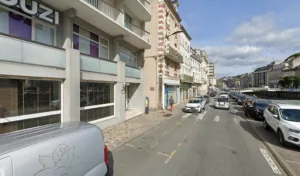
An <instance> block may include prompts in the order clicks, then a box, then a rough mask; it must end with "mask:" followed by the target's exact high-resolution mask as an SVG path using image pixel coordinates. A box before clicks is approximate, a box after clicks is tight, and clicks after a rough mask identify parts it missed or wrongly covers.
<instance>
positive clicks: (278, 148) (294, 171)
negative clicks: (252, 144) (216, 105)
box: [231, 100, 300, 176]
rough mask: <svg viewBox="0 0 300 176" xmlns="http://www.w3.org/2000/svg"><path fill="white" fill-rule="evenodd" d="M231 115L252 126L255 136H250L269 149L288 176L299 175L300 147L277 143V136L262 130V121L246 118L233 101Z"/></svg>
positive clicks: (240, 107)
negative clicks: (243, 119)
mask: <svg viewBox="0 0 300 176" xmlns="http://www.w3.org/2000/svg"><path fill="white" fill-rule="evenodd" d="M231 113H233V114H235V115H237V116H240V117H242V118H245V119H246V120H247V121H248V123H249V124H250V125H251V126H252V128H253V129H254V131H255V132H256V134H252V135H253V136H256V137H257V138H259V140H262V141H263V142H264V144H265V145H266V146H267V147H268V148H269V150H270V151H271V152H272V154H273V155H274V157H275V158H276V159H277V160H278V162H279V163H280V164H281V165H282V167H283V168H285V170H288V171H289V175H292V176H297V175H300V147H299V146H295V145H292V144H288V145H286V146H282V145H280V143H279V140H278V137H277V135H276V134H275V133H274V132H273V131H271V130H265V129H264V128H263V122H262V121H256V120H254V118H253V117H251V116H248V117H246V116H245V114H244V110H243V108H242V106H240V105H238V104H237V103H236V102H235V101H234V100H232V102H231Z"/></svg>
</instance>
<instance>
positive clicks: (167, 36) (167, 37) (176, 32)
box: [166, 31, 183, 39]
mask: <svg viewBox="0 0 300 176" xmlns="http://www.w3.org/2000/svg"><path fill="white" fill-rule="evenodd" d="M181 32H183V31H175V32H173V33H172V34H170V35H166V39H169V37H170V36H172V35H175V34H178V33H181Z"/></svg>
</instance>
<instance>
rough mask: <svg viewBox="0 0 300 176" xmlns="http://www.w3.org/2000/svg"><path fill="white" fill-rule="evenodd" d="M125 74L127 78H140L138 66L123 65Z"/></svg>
mask: <svg viewBox="0 0 300 176" xmlns="http://www.w3.org/2000/svg"><path fill="white" fill-rule="evenodd" d="M125 76H126V77H128V78H136V79H140V78H141V70H140V69H138V68H134V67H130V66H127V65H126V67H125Z"/></svg>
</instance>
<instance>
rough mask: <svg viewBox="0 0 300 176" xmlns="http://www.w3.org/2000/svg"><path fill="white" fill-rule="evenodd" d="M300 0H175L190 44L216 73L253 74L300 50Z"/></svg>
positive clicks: (232, 74)
mask: <svg viewBox="0 0 300 176" xmlns="http://www.w3.org/2000/svg"><path fill="white" fill-rule="evenodd" d="M299 8H300V0H179V9H178V11H179V14H180V16H181V17H182V20H183V21H182V24H183V25H184V26H185V28H186V30H187V31H188V32H189V34H190V35H191V37H192V47H195V48H201V49H205V50H206V51H207V53H208V55H209V61H211V62H213V63H215V64H216V71H217V77H221V76H234V75H237V74H241V73H246V72H252V71H253V70H254V69H255V68H257V67H260V66H264V65H266V64H268V63H270V62H272V61H280V60H284V59H286V58H287V57H288V56H289V55H291V54H292V53H295V52H297V51H300V11H299Z"/></svg>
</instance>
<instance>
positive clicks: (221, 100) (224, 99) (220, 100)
mask: <svg viewBox="0 0 300 176" xmlns="http://www.w3.org/2000/svg"><path fill="white" fill-rule="evenodd" d="M218 102H228V99H227V98H218Z"/></svg>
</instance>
